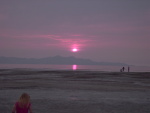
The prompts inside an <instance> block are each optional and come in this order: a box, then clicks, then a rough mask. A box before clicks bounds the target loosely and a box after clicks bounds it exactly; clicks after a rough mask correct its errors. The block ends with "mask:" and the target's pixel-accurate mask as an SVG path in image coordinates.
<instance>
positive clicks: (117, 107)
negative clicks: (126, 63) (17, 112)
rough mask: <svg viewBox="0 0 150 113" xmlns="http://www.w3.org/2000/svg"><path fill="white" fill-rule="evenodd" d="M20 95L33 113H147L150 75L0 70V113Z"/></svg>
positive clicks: (149, 110) (139, 73)
mask: <svg viewBox="0 0 150 113" xmlns="http://www.w3.org/2000/svg"><path fill="white" fill-rule="evenodd" d="M23 92H26V93H28V94H29V95H30V96H31V101H32V109H33V113H150V72H129V73H128V72H122V73H121V72H102V71H83V70H76V71H72V70H61V71H59V70H56V71H55V70H54V71H52V70H51V71H49V70H32V69H0V113H10V112H11V109H12V106H13V104H14V103H15V102H16V101H17V99H18V98H19V96H20V95H21V94H22V93H23Z"/></svg>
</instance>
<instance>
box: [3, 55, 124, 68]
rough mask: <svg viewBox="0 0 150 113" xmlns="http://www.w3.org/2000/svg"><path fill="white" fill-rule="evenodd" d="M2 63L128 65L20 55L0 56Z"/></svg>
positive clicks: (80, 59)
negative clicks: (23, 56)
mask: <svg viewBox="0 0 150 113" xmlns="http://www.w3.org/2000/svg"><path fill="white" fill-rule="evenodd" d="M0 64H64V65H73V64H76V65H114V66H127V64H125V63H116V62H95V61H92V60H90V59H82V58H76V57H73V56H70V57H62V56H59V55H57V56H54V57H46V58H18V57H2V56H1V57H0Z"/></svg>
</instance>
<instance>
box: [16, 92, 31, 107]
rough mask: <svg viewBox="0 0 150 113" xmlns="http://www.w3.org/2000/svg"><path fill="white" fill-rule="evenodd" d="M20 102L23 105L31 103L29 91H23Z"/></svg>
mask: <svg viewBox="0 0 150 113" xmlns="http://www.w3.org/2000/svg"><path fill="white" fill-rule="evenodd" d="M19 102H20V103H21V104H23V105H25V104H29V102H30V96H29V95H28V94H27V93H23V94H22V95H21V96H20V98H19Z"/></svg>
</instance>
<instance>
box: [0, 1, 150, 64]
mask: <svg viewBox="0 0 150 113" xmlns="http://www.w3.org/2000/svg"><path fill="white" fill-rule="evenodd" d="M149 4H150V1H148V0H143V1H141V0H132V1H131V0H126V1H120V0H108V1H102V0H100V1H97V0H82V1H74V0H65V1H61V0H57V1H44V2H43V1H40V0H37V1H36V2H35V1H32V0H31V1H18V0H14V1H5V0H1V4H0V56H9V57H12V56H13V57H28V58H31V57H34V58H42V57H48V56H55V55H61V56H75V57H79V58H88V59H91V60H94V61H102V62H104V61H107V62H123V63H127V64H133V65H147V66H150V59H149V58H150V52H149V51H150V44H149V42H150V5H149ZM73 48H77V49H78V50H79V51H78V52H76V53H73V52H71V49H73Z"/></svg>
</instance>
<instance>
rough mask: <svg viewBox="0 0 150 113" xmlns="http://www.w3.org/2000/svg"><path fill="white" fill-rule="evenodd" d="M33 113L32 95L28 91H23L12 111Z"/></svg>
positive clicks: (14, 112)
mask: <svg viewBox="0 0 150 113" xmlns="http://www.w3.org/2000/svg"><path fill="white" fill-rule="evenodd" d="M29 111H30V113H32V109H31V103H30V96H29V95H28V94H27V93H23V94H22V95H21V96H20V98H19V100H18V101H17V102H16V103H15V105H14V107H13V110H12V113H28V112H29Z"/></svg>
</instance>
